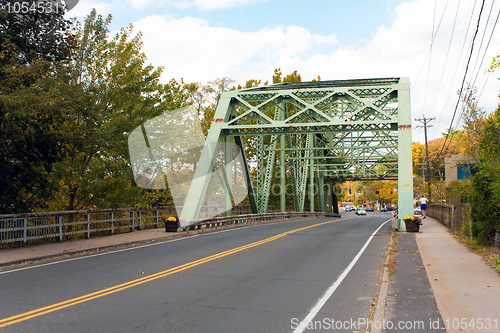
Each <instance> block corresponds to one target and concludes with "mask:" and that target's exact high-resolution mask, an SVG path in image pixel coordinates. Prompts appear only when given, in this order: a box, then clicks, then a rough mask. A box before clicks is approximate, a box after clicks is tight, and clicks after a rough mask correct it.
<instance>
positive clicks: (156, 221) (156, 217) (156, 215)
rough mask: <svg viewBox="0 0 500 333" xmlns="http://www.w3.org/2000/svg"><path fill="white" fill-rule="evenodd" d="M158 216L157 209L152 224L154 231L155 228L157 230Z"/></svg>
mask: <svg viewBox="0 0 500 333" xmlns="http://www.w3.org/2000/svg"><path fill="white" fill-rule="evenodd" d="M159 214H160V213H159V211H158V209H157V210H155V224H154V228H155V229H156V228H158V220H159Z"/></svg>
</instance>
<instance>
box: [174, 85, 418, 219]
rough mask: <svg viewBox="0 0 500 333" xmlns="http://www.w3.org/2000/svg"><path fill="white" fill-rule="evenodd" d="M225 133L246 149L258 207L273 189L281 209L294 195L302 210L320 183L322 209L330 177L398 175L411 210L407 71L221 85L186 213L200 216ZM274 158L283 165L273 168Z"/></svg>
mask: <svg viewBox="0 0 500 333" xmlns="http://www.w3.org/2000/svg"><path fill="white" fill-rule="evenodd" d="M225 137H234V138H235V143H236V145H237V146H238V147H240V148H241V149H243V150H244V152H245V154H243V155H244V156H245V163H244V164H245V166H244V169H245V170H246V171H245V172H246V175H247V176H248V177H249V178H252V179H253V180H252V182H250V181H249V182H248V184H247V185H248V187H249V193H250V196H251V199H252V200H251V203H252V204H253V206H254V211H255V212H258V213H264V212H266V210H267V205H268V202H269V196H270V193H271V190H272V193H273V194H274V195H276V196H278V197H279V200H280V206H281V209H282V210H284V208H285V205H286V199H287V198H288V196H290V195H291V196H292V198H293V204H294V207H295V209H296V210H297V211H304V206H305V198H306V194H307V192H309V203H310V205H309V206H310V209H311V210H312V209H314V206H315V204H314V199H315V194H314V192H315V191H316V192H317V193H316V196H317V197H318V200H317V202H318V206H317V207H318V208H319V209H321V210H325V209H326V205H325V201H326V197H325V187H327V186H328V185H331V184H333V183H336V182H341V181H344V180H381V179H398V198H399V208H400V215H405V214H406V215H411V214H412V200H413V178H412V177H413V173H412V159H411V114H410V91H409V81H408V79H406V78H383V79H364V80H340V81H316V82H298V83H282V84H276V85H271V86H262V87H257V88H250V89H245V90H239V91H230V92H225V93H223V94H222V96H221V99H220V101H219V105H218V107H217V110H216V113H215V116H214V119H213V122H212V126H211V128H210V131H209V133H208V136H207V140H206V145H205V147H204V150H203V153H202V156H201V158H200V162H199V163H198V167H197V169H196V171H195V178H194V180H193V182H192V184H191V187H190V189H189V192H188V197H187V199H186V202H189V203H190V205H189V206H187V205H185V206H184V208H183V210H182V214H181V220H184V221H189V220H194V219H196V218H197V217H198V211H199V207H200V206H201V202H202V201H203V196H204V195H205V192H206V189H207V185H206V184H205V183H206V182H207V180H206V179H205V177H206V176H205V175H206V174H209V173H210V172H211V171H212V168H213V159H214V156H215V155H217V154H218V151H219V146H220V143H221V142H222V140H223V138H225ZM236 138H237V139H236ZM230 141H231V140H228V141H226V142H230ZM226 147H228V146H227V145H226ZM227 149H230V148H229V147H228V148H227ZM276 151H279V154H276V153H275V152H276ZM275 165H279V168H278V167H276V169H277V170H276V174H273V171H274V170H275V169H274V166H275ZM226 170H230V168H226ZM398 171H400V172H398ZM226 177H230V175H229V174H227V175H226ZM273 183H275V184H273ZM308 183H309V186H307V184H308ZM276 188H278V190H279V194H278V193H277V191H276ZM290 188H291V191H287V189H289V190H290ZM254 189H255V191H254ZM285 192H286V193H287V195H288V196H286V195H285ZM226 205H229V199H227V200H226Z"/></svg>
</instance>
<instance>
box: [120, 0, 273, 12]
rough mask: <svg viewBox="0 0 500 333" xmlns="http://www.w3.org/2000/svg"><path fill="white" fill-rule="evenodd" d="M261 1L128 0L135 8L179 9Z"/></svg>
mask: <svg viewBox="0 0 500 333" xmlns="http://www.w3.org/2000/svg"><path fill="white" fill-rule="evenodd" d="M262 1H265V0H129V3H130V5H131V6H132V7H133V8H135V9H144V8H146V7H149V6H152V5H158V6H160V7H168V6H173V7H176V8H179V9H188V8H196V9H199V10H214V9H220V8H231V7H237V6H244V5H248V4H250V3H254V2H262Z"/></svg>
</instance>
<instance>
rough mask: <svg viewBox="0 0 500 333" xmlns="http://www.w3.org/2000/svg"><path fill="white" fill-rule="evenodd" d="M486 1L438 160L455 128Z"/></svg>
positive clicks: (480, 13) (478, 20)
mask: <svg viewBox="0 0 500 333" xmlns="http://www.w3.org/2000/svg"><path fill="white" fill-rule="evenodd" d="M485 1H486V0H483V1H482V4H481V9H480V10H479V15H478V18H477V25H476V30H475V32H474V36H473V37H472V43H471V49H470V52H469V58H468V60H467V66H466V67H465V73H464V77H463V79H462V84H461V86H460V91H459V93H458V98H457V103H456V105H455V110H454V111H453V117H452V118H451V122H450V127H449V128H448V132H447V134H446V137H445V140H444V143H443V146H442V147H441V150H440V152H439V154H438V156H437V159H439V157H440V156H441V154H442V153H443V150H444V148H445V146H446V143H447V141H448V139H449V137H450V135H451V130H452V128H453V122H454V120H455V117H456V114H457V110H458V105H459V104H460V100H461V98H462V93H463V89H464V84H465V79H466V78H467V73H468V70H469V65H470V60H471V58H472V54H473V53H474V43H475V40H476V36H477V33H478V31H479V25H480V22H481V15H482V13H483V8H484V3H485Z"/></svg>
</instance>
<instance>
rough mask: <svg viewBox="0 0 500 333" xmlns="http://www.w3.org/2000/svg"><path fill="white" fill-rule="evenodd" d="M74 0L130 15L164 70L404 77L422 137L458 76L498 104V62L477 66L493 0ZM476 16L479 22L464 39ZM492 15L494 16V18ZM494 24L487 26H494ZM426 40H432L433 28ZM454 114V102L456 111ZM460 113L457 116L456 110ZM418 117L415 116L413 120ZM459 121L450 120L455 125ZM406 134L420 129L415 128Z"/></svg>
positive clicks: (191, 78)
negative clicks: (490, 70)
mask: <svg viewBox="0 0 500 333" xmlns="http://www.w3.org/2000/svg"><path fill="white" fill-rule="evenodd" d="M481 4H482V0H460V1H459V0H436V1H434V0H370V1H369V0H352V1H347V0H308V1H303V0H302V1H299V0H288V1H286V0H121V1H118V0H80V3H79V4H78V5H77V6H76V7H75V8H74V9H73V10H72V11H71V12H70V13H69V14H70V16H77V17H78V18H79V19H82V18H83V17H84V16H85V15H86V14H88V12H90V9H91V8H96V9H97V10H98V12H99V13H101V14H103V15H107V14H109V13H110V14H112V15H113V18H114V19H113V23H112V29H113V30H114V31H117V30H119V29H120V28H121V27H124V26H126V25H128V24H129V23H133V24H134V27H135V29H136V31H137V32H139V31H140V32H141V33H142V34H143V41H144V46H143V51H144V53H145V54H146V56H147V57H148V60H149V61H150V62H151V63H152V64H153V65H155V66H163V67H164V75H163V80H164V81H168V80H170V79H172V78H174V79H180V78H183V79H184V80H185V81H187V82H202V83H205V82H207V81H210V80H214V79H216V78H221V77H229V78H232V79H233V80H235V81H236V83H237V84H244V83H245V81H246V80H249V79H261V80H262V82H265V81H270V80H271V79H272V74H273V70H274V69H275V68H281V70H282V72H283V74H285V75H286V74H289V73H291V72H292V71H294V70H297V71H298V73H299V74H301V76H302V79H303V80H304V81H309V80H312V79H314V78H316V77H317V76H318V75H320V76H321V78H322V79H323V80H336V79H354V78H373V77H408V78H409V79H410V83H411V85H412V91H411V98H412V117H413V118H421V117H422V115H424V114H425V116H426V117H436V120H435V121H434V122H433V123H432V124H433V128H431V129H430V131H429V137H430V138H431V139H432V138H436V137H440V136H441V132H444V131H445V130H446V129H447V128H448V127H449V126H450V122H451V117H452V115H453V113H454V110H455V106H456V103H457V100H458V95H457V94H456V92H457V91H458V90H459V89H460V87H461V84H462V81H463V78H464V75H465V69H466V66H467V60H468V58H469V54H472V56H471V60H470V63H469V69H468V71H467V75H466V76H465V78H466V80H465V81H466V82H469V83H474V86H475V87H476V88H477V90H478V97H479V105H480V106H481V107H483V108H484V109H485V110H486V111H487V112H492V111H493V110H494V109H495V108H496V107H497V106H498V101H499V99H498V93H499V91H500V84H499V83H500V81H498V80H497V78H498V77H500V71H497V72H496V73H494V74H487V73H485V69H486V68H487V67H489V64H490V63H491V59H492V57H493V56H495V55H498V54H500V28H498V27H497V26H495V25H494V24H495V20H496V19H497V17H498V15H499V12H500V1H496V3H495V2H494V0H484V7H483V10H482V12H481V15H479V13H480V9H481ZM479 17H480V20H479V29H478V34H477V35H476V39H475V41H474V48H473V52H472V53H471V52H470V50H471V45H472V41H473V36H474V31H475V28H476V25H477V22H478V18H479ZM498 25H500V22H498ZM494 27H495V29H494ZM433 35H434V36H435V38H434V41H433V42H432V47H431V41H432V36H433ZM457 114H458V115H460V107H459V109H458V111H457ZM457 119H458V120H460V117H459V116H458V117H457ZM416 125H418V123H417V122H415V123H414V128H415V127H416ZM458 126H459V123H458V122H457V121H455V122H454V124H453V127H454V128H457V127H458ZM413 139H414V140H415V141H420V142H422V141H423V130H422V129H417V128H415V129H414V131H413Z"/></svg>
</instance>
